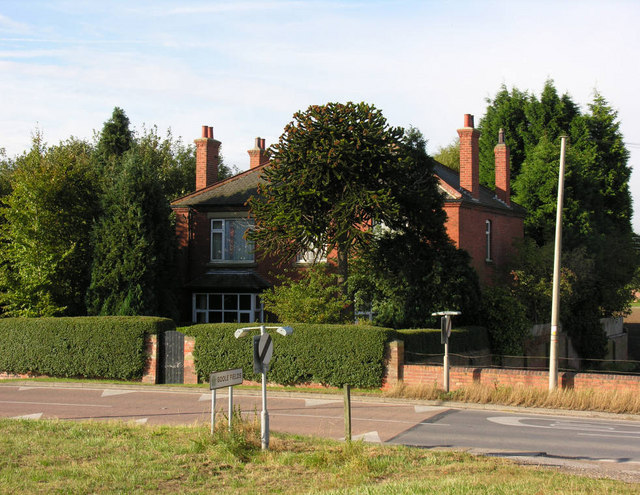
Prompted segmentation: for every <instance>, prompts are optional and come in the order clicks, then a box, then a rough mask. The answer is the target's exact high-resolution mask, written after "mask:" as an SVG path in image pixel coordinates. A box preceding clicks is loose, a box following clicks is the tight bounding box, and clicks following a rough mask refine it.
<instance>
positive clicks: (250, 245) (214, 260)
mask: <svg viewBox="0 0 640 495" xmlns="http://www.w3.org/2000/svg"><path fill="white" fill-rule="evenodd" d="M241 221H244V222H248V223H249V227H248V229H251V228H252V225H251V223H252V220H251V219H247V218H246V217H238V218H210V219H209V222H210V223H209V261H210V262H211V263H253V262H254V261H255V253H254V249H253V243H252V242H251V241H248V240H246V239H244V238H243V240H244V242H245V243H246V244H247V247H248V249H249V250H250V251H251V258H250V259H245V260H234V259H229V253H228V251H227V249H226V245H227V234H226V232H227V223H228V222H241ZM214 222H221V224H222V226H221V228H214V227H213V225H214ZM214 234H218V235H220V239H221V245H220V246H221V249H220V251H221V255H222V257H221V258H214V257H213V236H214Z"/></svg>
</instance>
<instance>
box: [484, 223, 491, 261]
mask: <svg viewBox="0 0 640 495" xmlns="http://www.w3.org/2000/svg"><path fill="white" fill-rule="evenodd" d="M485 226H486V230H485V232H484V234H485V236H486V238H487V258H486V260H485V261H491V220H486V221H485Z"/></svg>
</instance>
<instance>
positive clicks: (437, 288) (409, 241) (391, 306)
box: [350, 230, 480, 328]
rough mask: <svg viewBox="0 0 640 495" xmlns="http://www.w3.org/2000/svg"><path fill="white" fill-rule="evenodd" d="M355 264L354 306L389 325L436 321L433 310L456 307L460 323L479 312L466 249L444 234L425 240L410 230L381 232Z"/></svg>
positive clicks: (352, 282) (474, 277)
mask: <svg viewBox="0 0 640 495" xmlns="http://www.w3.org/2000/svg"><path fill="white" fill-rule="evenodd" d="M376 237H377V239H376V241H375V242H374V243H372V246H371V248H370V249H368V250H367V251H366V252H365V253H363V255H362V257H361V258H360V259H358V260H356V261H355V262H354V270H353V274H352V276H351V278H350V287H351V290H352V291H353V293H354V299H355V301H356V308H357V309H363V310H364V309H369V308H370V309H371V311H372V312H373V314H374V323H375V324H377V325H382V326H386V327H392V328H421V327H422V328H424V327H427V326H430V325H434V324H437V322H436V321H435V319H434V318H433V317H432V316H431V314H432V313H433V312H436V311H443V310H459V311H461V312H462V316H461V317H460V319H459V320H458V321H459V322H465V321H467V322H470V321H474V318H475V317H476V316H477V315H478V310H479V303H480V287H479V283H478V276H477V274H476V273H475V271H474V270H473V268H471V266H470V264H469V263H470V257H469V254H468V253H467V252H466V251H463V250H460V249H457V248H456V247H455V246H454V245H453V243H452V242H451V241H450V240H449V239H446V238H441V239H434V240H432V241H428V240H426V239H425V238H424V237H423V236H421V235H420V234H419V232H416V231H415V230H405V231H390V230H386V231H385V230H383V231H382V232H378V233H377V235H376Z"/></svg>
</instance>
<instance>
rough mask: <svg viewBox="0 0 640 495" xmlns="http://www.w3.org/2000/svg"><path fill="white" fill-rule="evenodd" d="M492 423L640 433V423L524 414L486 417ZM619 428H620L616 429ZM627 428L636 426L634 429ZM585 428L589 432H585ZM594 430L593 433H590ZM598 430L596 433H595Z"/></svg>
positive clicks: (604, 434) (581, 431) (606, 433)
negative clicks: (562, 418) (610, 422)
mask: <svg viewBox="0 0 640 495" xmlns="http://www.w3.org/2000/svg"><path fill="white" fill-rule="evenodd" d="M487 420H488V421H491V422H492V423H498V424H500V425H505V426H524V427H526V428H544V429H552V430H570V431H577V432H579V433H578V435H582V436H600V437H616V436H618V437H620V436H622V437H627V438H628V437H631V438H636V437H637V436H638V435H640V430H638V429H637V428H640V425H638V426H635V425H620V426H619V427H618V426H616V425H613V426H612V425H606V424H600V423H588V422H586V421H576V420H566V421H563V420H555V419H554V420H549V419H546V418H532V417H525V416H494V417H491V418H487ZM527 420H528V421H546V422H547V424H528V423H523V421H527ZM617 428H620V429H617ZM627 428H636V429H635V430H633V429H631V430H629V429H627ZM585 430H586V431H588V432H589V433H585ZM591 432H594V433H591ZM595 432H598V433H595Z"/></svg>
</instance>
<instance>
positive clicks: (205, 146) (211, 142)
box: [194, 125, 220, 191]
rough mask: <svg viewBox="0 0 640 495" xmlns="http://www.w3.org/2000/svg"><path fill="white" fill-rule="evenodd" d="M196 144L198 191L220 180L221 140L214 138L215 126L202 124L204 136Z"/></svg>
mask: <svg viewBox="0 0 640 495" xmlns="http://www.w3.org/2000/svg"><path fill="white" fill-rule="evenodd" d="M194 143H195V145H196V191H199V190H200V189H204V188H205V187H209V186H210V185H212V184H215V183H216V182H217V181H218V164H219V162H220V157H219V155H218V152H219V150H220V141H216V140H215V139H213V127H208V126H206V125H203V126H202V137H201V138H198V139H196V140H195V141H194Z"/></svg>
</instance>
